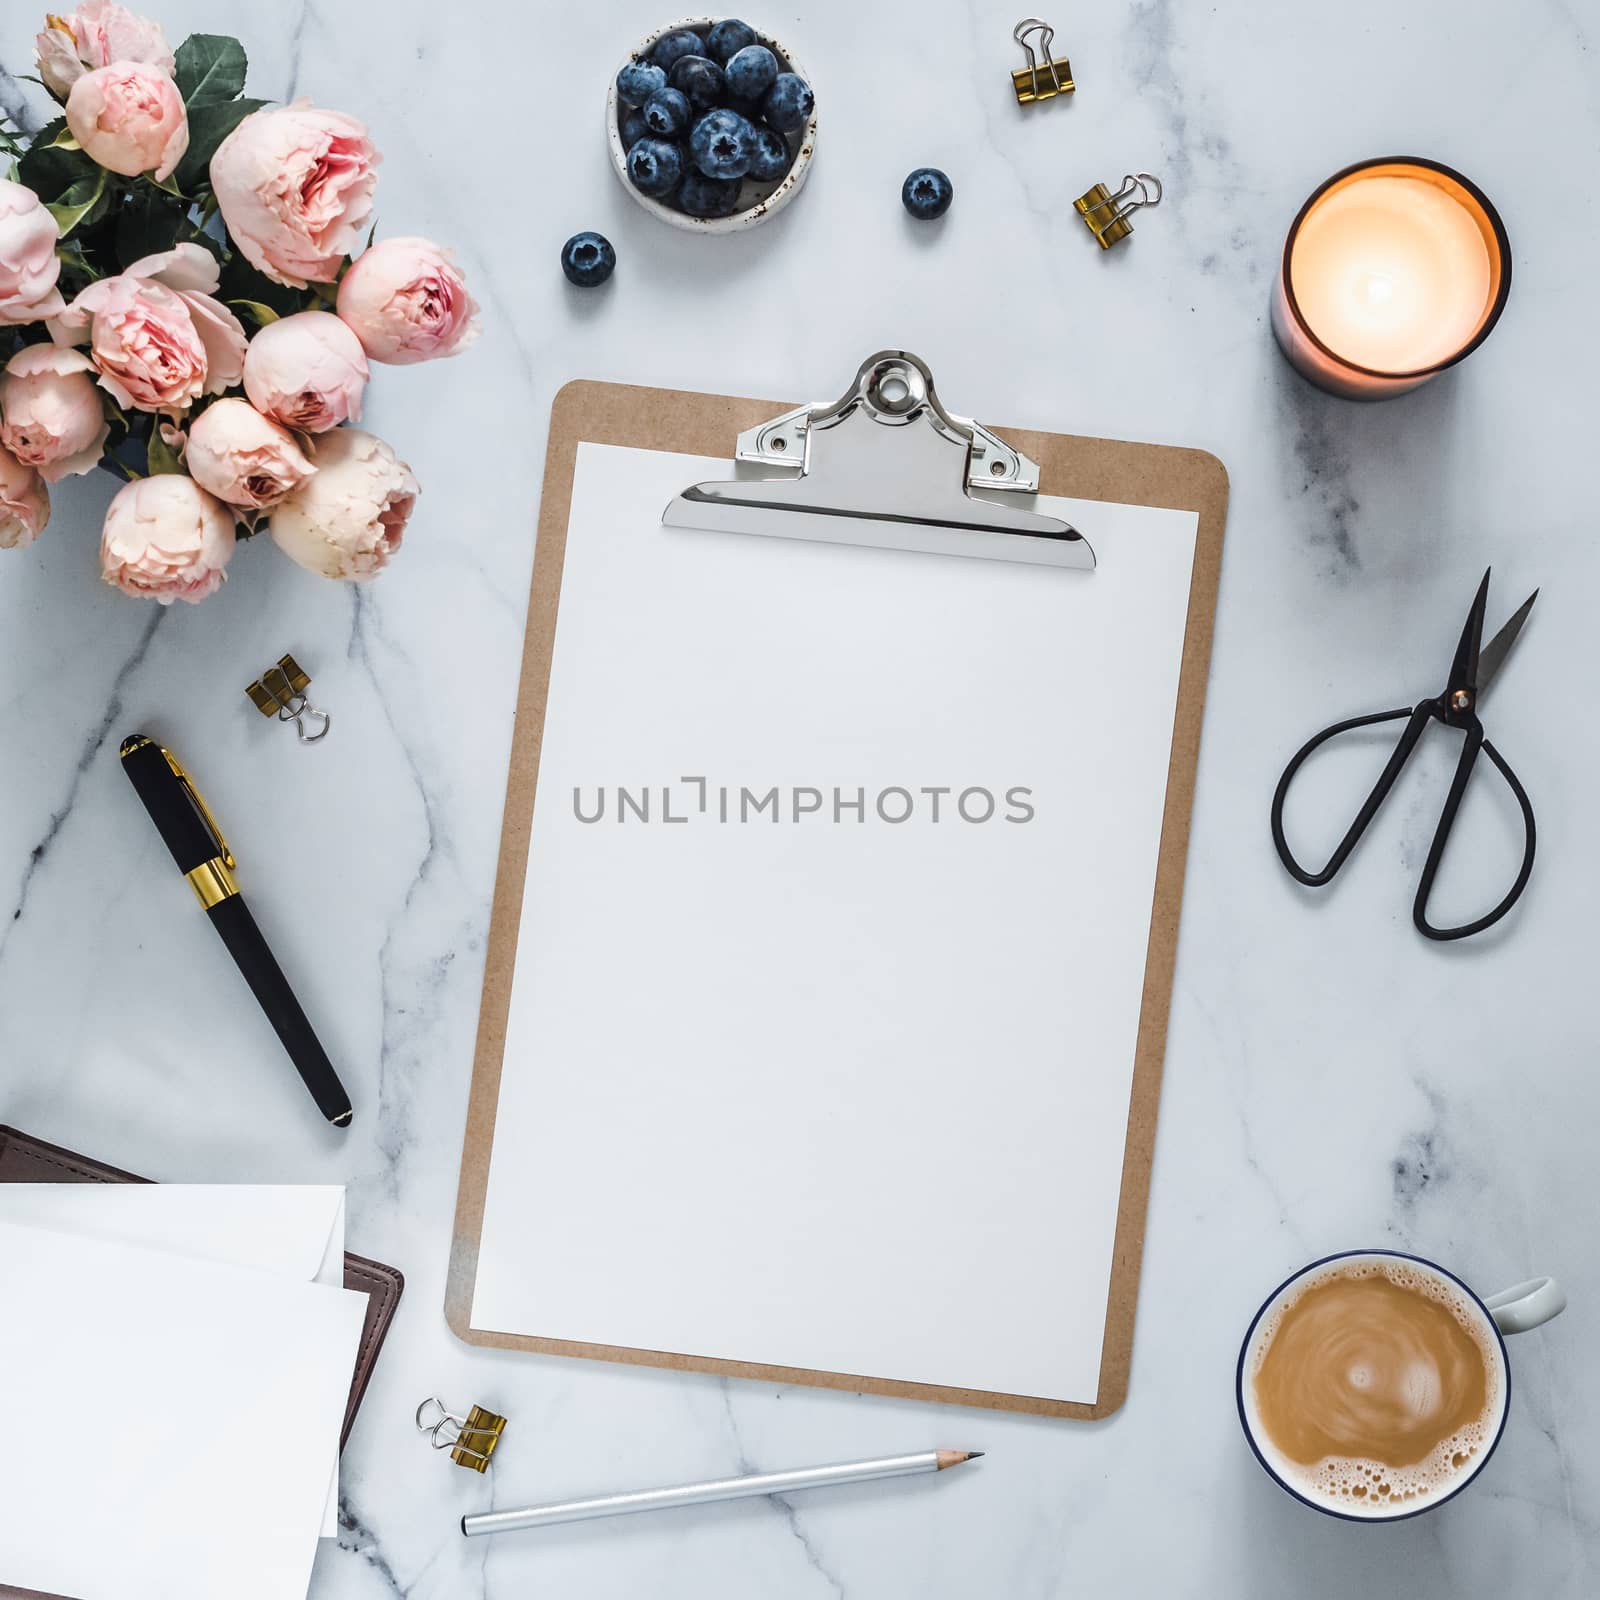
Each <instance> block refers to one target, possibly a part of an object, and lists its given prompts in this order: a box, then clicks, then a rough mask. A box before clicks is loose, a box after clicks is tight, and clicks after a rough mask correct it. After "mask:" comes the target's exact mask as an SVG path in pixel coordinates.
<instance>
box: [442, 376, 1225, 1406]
mask: <svg viewBox="0 0 1600 1600" xmlns="http://www.w3.org/2000/svg"><path fill="white" fill-rule="evenodd" d="M788 404H790V403H787V402H782V401H773V400H752V399H741V398H736V397H733V396H728V395H704V394H694V393H688V392H685V391H681V390H670V389H645V388H637V387H634V386H633V385H630V384H614V383H595V382H587V381H578V382H574V383H569V384H567V385H566V387H564V388H563V389H562V390H561V391H560V393H559V394H558V395H557V396H556V400H555V405H554V407H553V409H552V412H551V418H550V436H549V444H548V450H547V455H546V460H545V476H544V492H543V498H542V500H541V503H540V511H539V531H538V546H537V550H536V553H535V558H534V567H533V580H532V586H531V593H530V595H529V600H528V624H527V634H526V639H525V643H524V646H523V659H522V681H521V686H520V688H519V691H518V695H517V712H516V729H515V733H514V736H513V745H512V753H511V767H510V774H509V777H508V779H507V783H506V806H505V819H504V823H503V825H502V832H501V838H500V858H499V867H498V872H497V876H496V887H495V897H494V909H493V914H492V917H491V920H490V928H489V951H488V958H487V963H486V967H485V972H484V982H483V1002H482V1010H481V1012H480V1015H479V1022H478V1041H477V1052H476V1056H475V1060H474V1064H473V1074H472V1088H471V1094H470V1097H469V1100H468V1106H467V1125H466V1137H465V1144H464V1148H463V1151H462V1158H461V1179H460V1186H459V1189H458V1192H457V1200H456V1218H455V1235H454V1240H453V1244H452V1249H451V1256H450V1271H449V1278H448V1282H447V1286H446V1294H445V1317H446V1320H447V1321H448V1323H449V1325H450V1328H451V1330H452V1331H453V1332H454V1333H455V1334H456V1335H457V1337H458V1338H460V1339H462V1340H464V1341H466V1342H467V1343H469V1344H474V1345H481V1346H485V1347H489V1348H493V1349H502V1350H525V1351H532V1352H535V1353H537V1354H541V1355H553V1356H573V1357H583V1358H588V1359H591V1360H602V1361H614V1362H624V1363H630V1364H633V1365H640V1366H654V1367H665V1368H669V1369H672V1370H676V1371H680V1372H702V1373H710V1374H714V1375H717V1376H723V1377H736V1378H751V1379H755V1380H758V1381H761V1382H765V1383H795V1384H806V1385H811V1386H813V1387H820V1388H828V1389H838V1390H845V1391H848V1392H851V1393H870V1394H883V1395H893V1396H897V1397H900V1398H905V1399H913V1400H935V1401H941V1402H944V1403H946V1404H957V1405H973V1406H982V1407H986V1408H989V1409H996V1410H1006V1411H1017V1412H1024V1413H1028V1414H1031V1415H1035V1416H1054V1417H1068V1418H1074V1419H1078V1420H1082V1421H1093V1420H1097V1419H1099V1418H1101V1417H1105V1416H1109V1415H1110V1414H1111V1413H1112V1412H1114V1411H1116V1410H1117V1409H1118V1408H1119V1407H1120V1406H1121V1405H1122V1403H1123V1401H1124V1400H1125V1399H1126V1397H1127V1391H1128V1369H1129V1365H1130V1363H1131V1360H1132V1354H1133V1325H1134V1313H1135V1310H1136V1308H1137V1304H1138V1294H1139V1265H1140V1259H1141V1256H1142V1254H1143V1249H1144V1224H1145V1212H1146V1208H1147V1203H1148V1199H1149V1193H1150V1165H1151V1158H1152V1155H1153V1153H1154V1148H1155V1130H1156V1112H1157V1110H1158V1107H1159V1103H1160V1097H1161V1070H1162V1062H1163V1057H1164V1055H1165V1051H1166V1037H1167V1016H1168V1011H1169V1008H1170V1005H1171V997H1172V974H1173V965H1174V962H1175V960H1176V958H1177V950H1178V922H1179V913H1180V910H1181V907H1182V902H1183V879H1184V867H1185V862H1186V857H1187V853H1188V844H1189V817H1190V812H1191V810H1192V808H1193V801H1194V780H1195V767H1196V763H1197V762H1198V759H1199V754H1200V729H1201V722H1202V718H1203V714H1204V709H1205V691H1206V677H1207V672H1208V670H1209V666H1210V660H1211V634H1212V625H1213V622H1214V620H1215V616H1216V603H1217V585H1218V582H1219V579H1220V576H1221V570H1222V537H1223V524H1224V520H1225V517H1226V514H1227V504H1228V475H1227V472H1226V470H1225V468H1224V467H1223V465H1222V463H1221V462H1220V461H1219V460H1218V459H1217V458H1216V457H1215V456H1213V455H1210V454H1208V453H1206V452H1205V451H1201V450H1189V449H1181V448H1176V447H1173V446H1167V445H1150V444H1132V443H1127V442H1124V441H1120V440H1112V439H1094V438H1087V437H1082V436H1077V435H1071V434H1051V433H1038V432H1033V431H1029V430H1026V429H1011V428H1007V429H999V430H995V431H997V432H999V433H1000V434H1001V435H1002V436H1003V437H1004V439H1005V440H1006V441H1007V442H1009V443H1010V444H1012V445H1013V446H1014V447H1015V448H1017V449H1019V450H1021V451H1023V452H1025V453H1026V454H1027V455H1028V456H1031V457H1032V458H1033V460H1034V461H1036V462H1038V464H1039V467H1040V491H1041V493H1045V494H1061V495H1071V496H1075V497H1078V498H1082V499H1089V500H1103V501H1108V502H1113V503H1117V504H1123V505H1141V506H1152V507H1165V508H1169V509H1172V510H1180V511H1193V512H1195V513H1196V514H1197V517H1198V529H1197V534H1196V541H1195V553H1194V566H1193V575H1192V579H1191V584H1190V591H1189V609H1188V622H1187V629H1186V633H1185V638H1184V645H1183V655H1182V668H1181V675H1180V679H1179V689H1178V706H1177V712H1176V716H1175V720H1174V726H1173V740H1172V754H1171V762H1170V766H1169V769H1168V781H1167V794H1166V809H1165V813H1164V816H1163V819H1162V827H1161V850H1160V861H1159V866H1158V869H1157V873H1156V885H1155V898H1154V905H1153V909H1152V915H1151V919H1150V940H1149V946H1148V952H1147V959H1146V964H1145V977H1144V991H1143V1000H1142V1004H1141V1009H1140V1017H1139V1032H1138V1044H1137V1048H1136V1052H1135V1061H1134V1073H1133V1082H1132V1089H1131V1094H1130V1101H1129V1110H1128V1130H1127V1140H1126V1144H1125V1147H1124V1157H1123V1168H1122V1187H1121V1198H1120V1202H1119V1205H1118V1211H1117V1225H1116V1241H1115V1254H1114V1259H1113V1265H1112V1273H1111V1284H1110V1294H1109V1298H1108V1301H1107V1309H1106V1323H1105V1338H1104V1344H1103V1347H1102V1354H1101V1365H1100V1383H1099V1390H1098V1393H1097V1396H1096V1398H1095V1401H1094V1403H1093V1404H1092V1405H1089V1404H1083V1403H1079V1402H1074V1401H1064V1400H1051V1399H1043V1398H1036V1397H1032V1396H1026V1395H997V1394H991V1393H987V1392H980V1391H975V1390H964V1389H950V1388H944V1387H940V1386H936V1385H932V1384H925V1383H909V1382H902V1381H899V1380H896V1379H884V1378H869V1377H858V1376H853V1375H850V1374H846V1373H838V1372H819V1371H812V1370H809V1369H800V1368H792V1367H781V1366H767V1365H762V1364H757V1363H752V1362H742V1361H724V1360H718V1359H715V1358H709V1357H701V1356H693V1355H682V1354H676V1353H671V1352H665V1351H657V1350H640V1349H631V1348H622V1347H618V1346H614V1345H598V1344H580V1343H575V1342H573V1341H570V1340H562V1339H547V1338H541V1337H537V1336H533V1335H520V1334H504V1333H491V1332H485V1331H483V1330H481V1329H476V1328H474V1327H472V1325H471V1320H472V1300H473V1286H474V1281H475V1278H476V1274H477V1264H478V1250H479V1240H480V1237H481V1234H482V1228H483V1216H484V1204H485V1197H486V1193H487V1189H488V1181H489V1159H490V1152H491V1149H492V1146H493V1142H494V1126H495V1114H496V1108H497V1106H498V1103H499V1095H500V1072H501V1059H502V1053H503V1050H504V1045H505V1037H506V1026H507V1017H508V1012H509V1007H510V1002H511V989H512V979H513V974H514V971H515V966H516V954H517V930H518V927H519V924H520V920H521V914H522V894H523V881H524V877H525V875H526V871H527V864H528V840H529V830H530V827H531V825H532V820H533V804H534V794H535V790H536V788H537V784H538V776H539V754H540V746H541V740H542V735H543V729H544V717H545V705H546V700H547V697H548V691H549V685H550V665H551V657H552V652H553V650H554V645H555V630H556V609H557V604H558V602H559V599H560V594H561V577H562V564H563V559H564V556H565V550H566V539H567V522H568V515H569V512H570V509H571V502H572V484H573V473H574V469H575V467H576V464H577V455H578V446H579V444H580V443H583V442H589V443H594V444H607V445H618V446H624V447H629V448H633V449H647V450H660V451H668V452H678V453H682V454H687V455H701V456H713V457H731V455H732V453H733V445H734V440H735V437H736V435H738V434H739V433H740V432H741V431H742V430H743V429H746V428H750V427H753V426H755V425H756V424H757V423H760V422H762V421H764V420H766V419H768V418H770V417H773V416H775V415H777V414H778V413H779V412H781V411H784V410H786V409H788Z"/></svg>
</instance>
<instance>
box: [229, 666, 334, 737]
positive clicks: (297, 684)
mask: <svg viewBox="0 0 1600 1600" xmlns="http://www.w3.org/2000/svg"><path fill="white" fill-rule="evenodd" d="M310 682H311V675H310V674H309V673H308V672H307V671H306V670H305V668H304V667H302V666H301V665H300V663H299V662H298V661H296V660H295V658H294V657H293V656H280V657H279V658H278V664H277V666H275V667H268V668H267V670H266V671H265V672H263V673H262V674H261V676H260V677H259V678H257V679H256V681H255V682H254V683H252V684H251V685H250V686H249V687H248V688H247V689H246V690H245V693H246V694H247V695H249V696H250V699H251V700H252V702H253V703H254V705H255V708H256V710H257V711H259V712H260V713H261V715H262V716H264V717H273V716H275V717H277V719H278V721H279V722H292V723H293V724H294V726H295V732H296V733H297V734H298V735H299V736H300V742H301V744H315V743H316V742H317V740H318V739H320V738H322V737H323V735H324V734H326V733H327V731H328V729H329V728H330V727H332V725H333V718H332V717H331V716H329V715H328V713H327V712H326V711H318V710H317V708H316V707H315V706H313V705H312V704H311V702H310V701H309V700H307V699H306V689H307V687H308V685H309V684H310ZM307 718H310V719H312V720H313V721H315V722H316V723H317V724H318V726H317V731H316V732H315V733H308V732H307V731H306V720H307Z"/></svg>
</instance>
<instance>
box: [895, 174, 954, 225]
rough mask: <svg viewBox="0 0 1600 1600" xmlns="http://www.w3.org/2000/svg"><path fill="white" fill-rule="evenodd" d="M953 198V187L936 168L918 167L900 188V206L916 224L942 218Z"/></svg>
mask: <svg viewBox="0 0 1600 1600" xmlns="http://www.w3.org/2000/svg"><path fill="white" fill-rule="evenodd" d="M955 197H956V190H955V185H954V184H953V183H951V181H950V180H949V178H948V177H946V176H945V174H944V173H942V172H941V171H940V170H939V169H938V168H937V167H918V168H917V170H916V171H915V172H913V173H912V174H911V175H910V176H909V177H908V178H907V179H906V181H905V182H904V184H902V185H901V188H900V203H901V205H903V206H904V207H905V208H906V210H907V211H909V212H910V213H911V215H912V216H914V217H915V218H916V219H917V221H918V222H932V221H933V219H934V218H935V217H942V216H943V215H944V214H945V212H947V211H948V210H949V209H950V202H951V201H952V200H954V199H955Z"/></svg>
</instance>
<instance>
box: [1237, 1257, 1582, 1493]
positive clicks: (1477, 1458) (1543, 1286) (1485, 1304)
mask: <svg viewBox="0 0 1600 1600" xmlns="http://www.w3.org/2000/svg"><path fill="white" fill-rule="evenodd" d="M1386 1261H1403V1262H1405V1263H1406V1266H1407V1268H1408V1269H1409V1270H1410V1271H1412V1272H1417V1273H1421V1274H1424V1275H1426V1276H1430V1277H1432V1278H1433V1279H1435V1280H1436V1282H1437V1283H1438V1284H1439V1285H1440V1287H1441V1288H1444V1289H1445V1290H1446V1291H1450V1290H1456V1291H1459V1293H1456V1294H1453V1295H1452V1299H1453V1300H1454V1302H1455V1303H1456V1304H1457V1305H1458V1306H1462V1307H1464V1308H1465V1309H1466V1312H1467V1315H1468V1316H1470V1317H1473V1318H1474V1319H1476V1322H1477V1332H1478V1334H1479V1336H1480V1337H1479V1339H1478V1343H1479V1346H1480V1347H1481V1348H1482V1349H1483V1350H1484V1351H1485V1352H1486V1353H1488V1354H1489V1356H1490V1360H1491V1362H1492V1363H1493V1365H1492V1369H1491V1373H1490V1376H1491V1388H1492V1390H1493V1399H1492V1401H1491V1403H1490V1409H1489V1414H1488V1417H1487V1418H1486V1422H1485V1429H1484V1434H1485V1439H1484V1445H1483V1448H1482V1449H1480V1450H1478V1451H1477V1452H1476V1453H1475V1455H1474V1456H1473V1459H1472V1460H1471V1461H1470V1462H1468V1463H1467V1465H1465V1466H1464V1467H1462V1468H1461V1469H1460V1471H1459V1472H1458V1473H1457V1474H1456V1475H1455V1476H1454V1477H1453V1478H1451V1479H1450V1480H1449V1481H1448V1483H1447V1484H1446V1485H1445V1486H1444V1487H1443V1488H1442V1489H1441V1491H1440V1492H1439V1493H1438V1494H1430V1495H1428V1496H1426V1497H1425V1498H1422V1499H1414V1500H1400V1501H1396V1500H1393V1499H1380V1498H1377V1497H1370V1498H1367V1499H1362V1500H1354V1499H1346V1498H1339V1499H1335V1498H1334V1497H1333V1496H1332V1495H1331V1494H1328V1495H1319V1494H1317V1493H1316V1492H1315V1491H1313V1490H1310V1489H1308V1488H1307V1486H1306V1483H1305V1472H1304V1469H1303V1468H1301V1467H1298V1466H1296V1465H1295V1464H1294V1463H1291V1462H1289V1461H1287V1460H1285V1459H1284V1457H1283V1456H1282V1455H1281V1454H1280V1452H1279V1451H1278V1450H1277V1448H1276V1447H1275V1446H1274V1445H1273V1443H1272V1441H1271V1439H1270V1438H1269V1437H1268V1436H1267V1434H1266V1431H1265V1429H1264V1428H1262V1426H1261V1424H1260V1419H1259V1417H1258V1415H1257V1412H1256V1404H1255V1393H1254V1387H1255V1386H1254V1383H1253V1381H1252V1380H1253V1378H1254V1375H1255V1371H1256V1368H1257V1366H1258V1365H1259V1363H1260V1360H1261V1356H1262V1354H1263V1353H1264V1351H1265V1349H1266V1346H1267V1344H1268V1343H1269V1339H1268V1333H1269V1330H1272V1329H1274V1328H1275V1326H1276V1320H1277V1318H1276V1313H1278V1312H1279V1311H1280V1310H1282V1309H1283V1308H1284V1307H1285V1306H1286V1305H1288V1303H1289V1302H1290V1301H1292V1300H1294V1299H1296V1298H1297V1297H1298V1296H1299V1295H1300V1294H1301V1293H1302V1292H1303V1291H1304V1290H1306V1289H1307V1288H1309V1287H1310V1286H1311V1285H1312V1284H1313V1283H1314V1282H1315V1281H1316V1280H1317V1279H1319V1278H1325V1277H1332V1276H1333V1275H1334V1274H1335V1273H1337V1272H1342V1271H1347V1270H1348V1269H1349V1268H1351V1267H1357V1266H1362V1265H1365V1264H1370V1265H1373V1266H1378V1267H1381V1266H1382V1265H1383V1263H1384V1262H1386ZM1566 1304H1567V1296H1566V1293H1565V1291H1564V1290H1563V1289H1562V1287H1561V1285H1560V1284H1559V1283H1557V1282H1556V1280H1555V1279H1554V1278H1529V1279H1528V1280H1527V1281H1526V1282H1523V1283H1517V1284H1513V1285H1512V1286H1511V1287H1510V1288H1509V1289H1502V1290H1501V1291H1500V1292H1499V1293H1498V1294H1492V1295H1490V1296H1488V1297H1487V1298H1486V1299H1480V1298H1479V1297H1478V1296H1477V1295H1476V1294H1474V1293H1473V1291H1472V1290H1471V1289H1470V1288H1469V1287H1468V1286H1467V1285H1466V1284H1464V1283H1463V1282H1462V1281H1461V1280H1460V1279H1459V1278H1458V1277H1456V1275H1455V1274H1454V1273H1453V1272H1447V1271H1445V1269H1444V1268H1443V1267H1441V1266H1439V1265H1438V1263H1437V1262H1433V1261H1425V1260H1424V1259H1423V1258H1422V1257H1421V1256H1412V1255H1406V1254H1404V1253H1403V1252H1402V1251H1399V1250H1345V1251H1341V1252H1340V1253H1339V1254H1338V1255H1332V1256H1324V1257H1323V1258H1322V1260H1320V1261H1313V1262H1312V1263H1311V1264H1310V1265H1309V1266H1307V1267H1302V1268H1301V1269H1300V1271H1299V1272H1297V1273H1295V1275H1294V1276H1293V1277H1292V1278H1289V1279H1287V1280H1286V1281H1285V1282H1283V1283H1280V1284H1279V1285H1278V1287H1277V1288H1276V1289H1274V1290H1273V1291H1272V1293H1271V1294H1270V1295H1268V1296H1267V1298H1266V1300H1265V1301H1264V1302H1263V1303H1262V1306H1261V1309H1260V1310H1259V1311H1258V1312H1256V1314H1255V1316H1254V1318H1253V1319H1252V1320H1251V1323H1250V1328H1249V1331H1248V1332H1247V1333H1246V1334H1245V1336H1244V1343H1243V1344H1242V1345H1241V1346H1240V1348H1239V1366H1238V1371H1237V1373H1236V1376H1235V1391H1234V1392H1235V1396H1236V1398H1237V1401H1238V1406H1239V1422H1240V1425H1241V1426H1242V1427H1243V1429H1244V1436H1245V1438H1246V1439H1247V1440H1248V1441H1249V1444H1250V1448H1251V1450H1252V1451H1254V1452H1255V1457H1256V1460H1257V1461H1259V1462H1260V1463H1261V1465H1262V1466H1263V1467H1264V1468H1265V1469H1266V1472H1267V1475H1268V1477H1270V1478H1271V1479H1272V1480H1273V1482H1274V1483H1276V1484H1277V1485H1278V1487H1279V1488H1281V1489H1283V1490H1284V1491H1285V1492H1286V1493H1288V1494H1291V1495H1293V1496H1294V1498H1295V1499H1296V1500H1298V1501H1300V1502H1301V1504H1302V1505H1308V1506H1310V1507H1311V1508H1312V1509H1313V1510H1315V1511H1321V1512H1325V1513H1326V1514H1327V1515H1328V1516H1330V1517H1340V1518H1342V1519H1343V1520H1345V1521H1346V1522H1400V1521H1403V1520H1404V1519H1405V1518H1407V1517H1419V1516H1421V1515H1422V1514H1423V1513H1424V1512H1425V1511H1432V1510H1433V1509H1434V1508H1435V1507H1436V1506H1442V1505H1443V1504H1444V1503H1445V1501H1446V1500H1453V1499H1454V1498H1455V1497H1456V1495H1458V1494H1460V1493H1461V1491H1462V1490H1463V1489H1465V1488H1466V1487H1467V1485H1468V1484H1469V1483H1471V1482H1472V1480H1473V1479H1474V1478H1476V1477H1477V1476H1478V1474H1479V1473H1480V1472H1482V1471H1483V1469H1484V1466H1485V1464H1486V1463H1487V1462H1488V1460H1489V1457H1490V1456H1492V1455H1493V1454H1494V1451H1495V1446H1496V1445H1498V1444H1499V1443H1500V1436H1501V1434H1502V1433H1504V1432H1505V1426H1506V1415H1507V1412H1508V1410H1509V1408H1510V1404H1511V1367H1510V1363H1509V1362H1508V1361H1507V1359H1506V1342H1505V1337H1504V1336H1505V1335H1506V1334H1508V1333H1526V1332H1527V1331H1528V1329H1530V1328H1537V1327H1539V1326H1540V1325H1541V1324H1542V1323H1546V1322H1548V1321H1549V1320H1550V1319H1551V1318H1552V1317H1554V1316H1557V1315H1558V1314H1559V1313H1560V1312H1561V1311H1563V1310H1564V1309H1565V1308H1566Z"/></svg>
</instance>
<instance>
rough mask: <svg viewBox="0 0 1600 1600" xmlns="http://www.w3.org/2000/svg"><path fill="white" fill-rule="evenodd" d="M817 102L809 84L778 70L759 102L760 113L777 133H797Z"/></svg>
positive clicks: (790, 73) (792, 74) (802, 79)
mask: <svg viewBox="0 0 1600 1600" xmlns="http://www.w3.org/2000/svg"><path fill="white" fill-rule="evenodd" d="M816 104H817V97H816V96H815V95H814V94H812V92H811V85H810V84H809V83H807V82H806V80H805V79H804V78H797V77H796V76H795V75H794V73H792V72H780V73H779V74H778V76H777V78H776V80H775V81H774V83H773V85H772V87H771V88H770V89H768V90H767V92H766V96H765V97H764V98H763V100H762V102H761V114H762V115H763V116H764V117H765V118H766V119H767V122H768V124H769V125H770V126H771V127H774V128H776V129H777V130H778V132H779V133H798V132H799V131H800V130H801V129H802V128H803V127H805V125H806V120H807V118H809V117H810V115H811V113H812V111H813V110H814V109H815V107H816Z"/></svg>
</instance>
